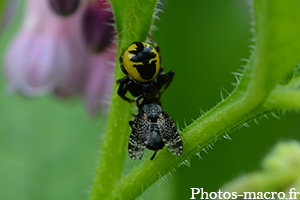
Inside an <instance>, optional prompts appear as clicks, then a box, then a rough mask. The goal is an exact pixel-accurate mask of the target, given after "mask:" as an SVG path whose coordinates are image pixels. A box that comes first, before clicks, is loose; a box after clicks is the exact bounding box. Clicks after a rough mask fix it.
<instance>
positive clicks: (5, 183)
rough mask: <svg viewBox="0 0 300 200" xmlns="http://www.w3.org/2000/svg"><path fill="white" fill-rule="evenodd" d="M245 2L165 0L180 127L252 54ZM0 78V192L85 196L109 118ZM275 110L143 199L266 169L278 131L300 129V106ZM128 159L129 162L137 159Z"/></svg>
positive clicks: (160, 35)
mask: <svg viewBox="0 0 300 200" xmlns="http://www.w3.org/2000/svg"><path fill="white" fill-rule="evenodd" d="M248 2H249V1H246V0H245V1H241V0H227V1H223V0H209V1H208V0H200V1H192V0H187V1H171V0H168V1H165V3H164V7H163V11H164V12H163V13H160V15H159V17H160V18H161V20H160V21H156V23H155V25H156V26H157V28H158V30H156V31H155V32H154V34H153V38H154V40H156V42H157V43H158V44H159V46H160V48H161V54H162V66H163V67H164V68H165V71H169V70H171V69H172V70H174V71H175V78H174V81H173V83H172V84H171V86H170V88H169V89H168V90H167V91H166V92H165V93H164V95H163V97H162V102H163V109H164V110H165V111H166V112H167V113H168V114H169V115H170V116H172V118H173V119H174V121H175V122H176V123H177V124H178V126H179V127H181V128H184V127H185V122H186V124H190V123H191V122H192V120H193V119H196V118H198V117H199V115H200V110H201V109H202V110H204V111H208V110H209V109H211V108H212V107H213V106H215V105H216V104H217V103H218V102H219V101H221V94H220V90H221V88H224V89H225V90H227V91H228V92H231V91H232V90H233V89H234V86H233V85H232V83H235V82H236V80H235V77H234V75H232V74H231V72H236V71H238V70H239V69H241V65H244V64H245V62H244V61H241V59H244V58H249V55H250V48H249V45H252V43H251V37H252V34H251V32H250V29H251V26H250V18H251V14H250V8H251V7H250V5H248V4H247V3H248ZM0 6H3V3H1V4H0ZM11 30H12V32H13V30H14V27H13V28H11ZM10 37H11V32H9V33H7V32H6V34H5V35H4V36H2V37H1V55H3V51H4V49H5V47H6V45H7V43H8V41H9V38H10ZM1 73H2V72H1ZM0 83H1V93H0V200H29V199H30V200H41V199H43V200H54V199H55V200H63V199H64V200H66V199H72V200H82V199H87V196H88V192H89V188H90V186H91V184H92V181H93V175H94V170H95V167H96V164H97V161H98V156H99V150H100V147H101V138H102V136H103V131H104V129H105V121H104V118H102V117H97V118H89V117H88V116H87V115H86V112H85V108H84V104H83V102H82V101H81V100H80V99H73V100H68V101H62V100H59V99H56V98H54V97H42V98H36V99H26V98H23V97H20V96H9V95H7V93H6V92H5V87H4V86H5V79H4V76H3V75H1V79H0ZM223 95H224V96H226V92H224V91H223ZM268 118H269V119H268V120H267V119H265V118H264V117H263V118H262V119H261V120H259V125H257V124H255V123H253V122H250V123H249V125H250V128H242V129H239V130H236V131H234V132H233V133H232V134H230V137H231V138H232V139H233V140H226V139H223V140H221V141H218V142H216V143H215V145H214V150H209V151H208V154H206V153H204V152H201V156H202V158H203V159H199V158H198V157H197V156H195V157H193V158H192V159H191V162H190V163H191V167H186V166H183V167H180V168H177V169H176V172H173V173H172V178H171V177H169V176H167V178H166V180H167V181H166V182H165V181H160V182H159V183H157V184H155V185H153V186H152V187H151V188H150V189H149V190H148V191H146V192H145V193H144V194H143V196H142V197H141V199H158V200H159V199H164V200H168V199H170V200H183V199H190V198H191V190H190V188H191V187H198V188H204V191H207V192H210V191H217V190H218V189H219V188H220V187H221V186H222V185H223V184H224V183H226V182H227V181H231V180H232V179H234V178H235V177H237V176H240V175H242V174H245V173H248V172H251V171H254V170H256V169H259V168H260V162H261V160H262V158H263V157H264V156H265V155H266V154H267V153H268V152H269V150H270V149H271V148H272V146H274V145H275V144H276V143H277V142H278V141H281V140H290V139H297V140H299V139H300V135H299V134H298V133H299V129H300V124H299V123H298V122H299V121H300V115H298V114H295V113H286V114H285V115H284V116H281V119H280V120H278V119H276V118H274V117H272V116H270V115H268ZM127 159H128V160H127V162H126V163H127V167H126V169H127V170H128V169H130V168H131V167H132V166H133V165H135V163H134V162H135V161H133V160H130V159H129V157H128V158H127ZM144 159H145V158H144Z"/></svg>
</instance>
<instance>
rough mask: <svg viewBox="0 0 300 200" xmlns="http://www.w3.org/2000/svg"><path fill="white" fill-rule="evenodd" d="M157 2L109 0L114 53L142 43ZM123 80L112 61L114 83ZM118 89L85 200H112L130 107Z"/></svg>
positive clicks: (121, 74) (126, 139) (127, 127)
mask: <svg viewBox="0 0 300 200" xmlns="http://www.w3.org/2000/svg"><path fill="white" fill-rule="evenodd" d="M156 3H157V0H148V1H138V0H135V1H132V0H111V4H112V6H113V9H114V14H115V21H116V28H117V31H118V33H119V35H118V52H117V55H120V54H121V51H122V49H123V48H126V47H127V45H129V44H130V43H132V42H134V41H144V40H145V39H146V37H147V34H148V32H149V30H150V26H151V23H152V19H153V15H152V13H154V10H155V6H156ZM122 76H124V74H123V72H122V71H121V70H120V65H119V59H118V56H117V58H116V70H115V80H117V79H119V78H121V77H122ZM117 88H118V85H117V84H116V82H115V83H114V85H113V93H112V100H111V106H110V111H109V115H108V120H107V127H106V131H105V135H104V138H103V144H102V150H101V152H100V153H101V157H100V159H99V163H98V166H97V170H96V175H95V179H94V184H93V186H92V190H91V194H90V197H89V200H99V199H109V200H111V199H112V195H113V193H112V191H113V189H114V188H115V184H116V182H117V181H118V180H119V179H120V178H121V174H122V172H123V168H124V162H125V155H126V153H127V151H126V149H127V142H128V135H129V132H130V130H129V128H130V126H129V124H128V122H129V121H130V119H131V117H132V107H133V106H134V104H129V103H128V102H126V101H124V100H123V99H121V98H120V97H119V96H118V95H117Z"/></svg>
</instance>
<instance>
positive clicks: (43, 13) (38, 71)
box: [5, 0, 88, 96]
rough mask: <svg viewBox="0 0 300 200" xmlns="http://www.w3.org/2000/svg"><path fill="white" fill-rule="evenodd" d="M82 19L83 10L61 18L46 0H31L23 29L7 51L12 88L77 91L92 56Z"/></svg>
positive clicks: (36, 91)
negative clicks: (83, 34) (85, 41)
mask: <svg viewBox="0 0 300 200" xmlns="http://www.w3.org/2000/svg"><path fill="white" fill-rule="evenodd" d="M82 10H83V9H81V11H82ZM81 19H82V12H77V13H76V15H73V16H72V17H70V18H67V19H61V18H59V17H57V16H56V15H54V14H53V12H51V10H50V8H49V6H48V4H47V2H46V1H41V0H28V4H27V10H26V12H25V15H24V21H23V23H22V26H21V29H20V30H19V32H18V33H17V35H16V36H15V38H13V40H12V42H11V44H10V45H9V47H8V49H7V52H6V54H5V71H6V75H7V79H8V83H9V89H10V90H11V91H15V92H21V93H22V94H24V95H26V96H34V95H40V94H45V93H51V92H53V91H55V90H59V91H64V92H63V93H64V94H68V95H71V94H74V93H76V92H77V91H78V88H79V87H80V85H82V83H80V80H81V79H83V78H82V76H84V73H83V72H84V70H86V65H87V58H88V56H87V49H86V46H85V43H84V41H83V39H82V38H83V37H82V35H81ZM74 80H77V81H74ZM70 82H73V83H72V84H71V85H72V87H71V86H69V85H70ZM75 83H76V84H75ZM81 87H82V86H81ZM60 93H62V92H60Z"/></svg>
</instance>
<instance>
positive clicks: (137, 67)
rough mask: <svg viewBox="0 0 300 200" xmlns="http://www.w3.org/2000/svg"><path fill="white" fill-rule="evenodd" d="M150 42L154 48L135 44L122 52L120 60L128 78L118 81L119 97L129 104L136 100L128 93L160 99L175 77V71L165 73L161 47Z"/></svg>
mask: <svg viewBox="0 0 300 200" xmlns="http://www.w3.org/2000/svg"><path fill="white" fill-rule="evenodd" d="M150 40H151V42H152V44H153V45H154V46H152V45H151V44H149V43H145V42H133V43H132V44H131V45H129V47H128V48H127V49H126V50H125V51H124V50H123V51H122V54H121V56H120V58H119V60H120V64H121V69H122V71H123V72H124V74H125V75H126V76H125V77H124V78H122V79H119V80H117V83H119V84H120V86H119V89H118V95H119V96H120V97H121V98H123V99H124V100H125V101H128V102H129V103H131V102H134V101H135V100H132V99H130V98H128V97H126V96H125V95H126V93H127V92H128V91H129V92H130V93H131V95H132V96H133V97H138V98H143V99H153V98H160V97H161V94H162V93H163V92H164V91H165V90H166V89H167V88H168V87H169V85H170V83H171V82H172V79H173V77H174V71H173V70H171V71H169V72H168V73H165V72H163V68H162V67H161V66H160V63H161V57H160V53H159V47H158V46H157V44H156V43H155V42H154V41H153V40H152V39H150ZM157 96H158V97H157ZM136 102H138V101H136Z"/></svg>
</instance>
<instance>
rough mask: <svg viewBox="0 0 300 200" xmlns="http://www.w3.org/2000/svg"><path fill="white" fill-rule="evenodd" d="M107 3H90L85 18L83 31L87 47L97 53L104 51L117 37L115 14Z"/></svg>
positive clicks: (101, 0)
mask: <svg viewBox="0 0 300 200" xmlns="http://www.w3.org/2000/svg"><path fill="white" fill-rule="evenodd" d="M110 9H111V6H110V4H109V3H108V2H107V1H103V0H100V1H99V0H98V1H95V2H92V3H90V5H89V6H88V7H87V8H86V10H85V13H84V16H83V31H84V36H85V40H86V42H87V45H88V46H89V47H90V48H91V49H92V50H94V51H96V52H101V51H103V50H104V49H105V48H106V47H107V46H109V45H110V43H111V41H112V38H113V37H114V36H115V35H116V34H115V29H114V19H113V13H112V11H111V10H110Z"/></svg>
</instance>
